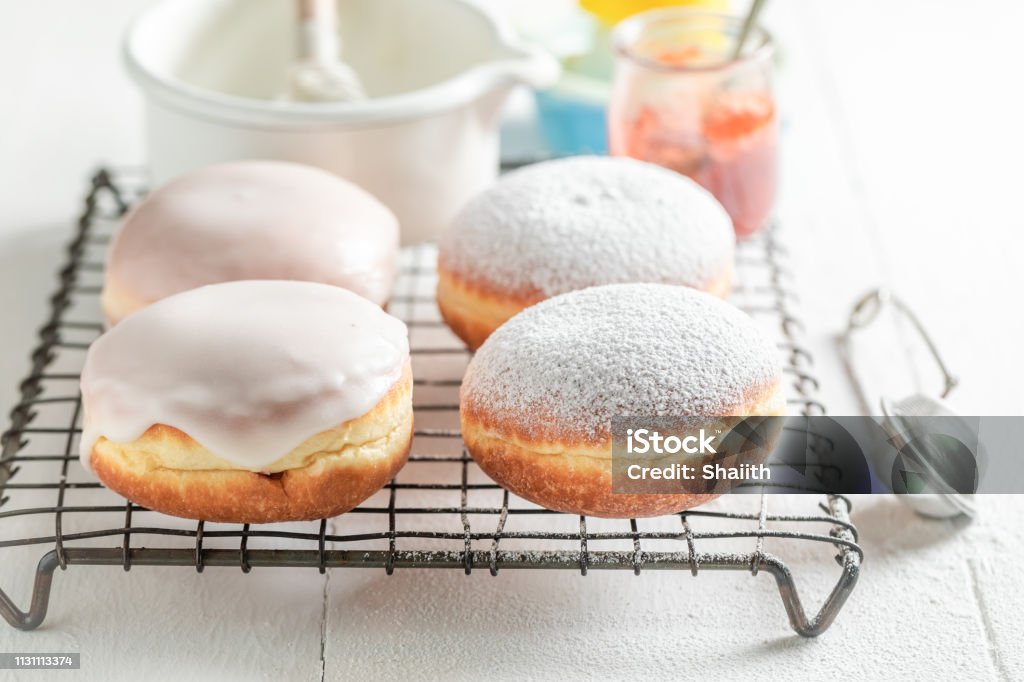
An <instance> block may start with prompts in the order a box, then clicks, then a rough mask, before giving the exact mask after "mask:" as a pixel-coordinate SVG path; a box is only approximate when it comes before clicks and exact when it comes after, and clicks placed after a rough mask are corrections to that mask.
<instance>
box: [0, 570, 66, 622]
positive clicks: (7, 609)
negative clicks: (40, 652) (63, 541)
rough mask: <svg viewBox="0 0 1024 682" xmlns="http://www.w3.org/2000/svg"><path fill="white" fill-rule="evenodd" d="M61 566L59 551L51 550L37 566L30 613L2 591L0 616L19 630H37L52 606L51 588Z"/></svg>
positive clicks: (0, 592)
mask: <svg viewBox="0 0 1024 682" xmlns="http://www.w3.org/2000/svg"><path fill="white" fill-rule="evenodd" d="M58 566H60V560H59V559H58V557H57V550H50V551H49V552H47V553H46V554H44V555H43V558H42V559H40V560H39V565H38V566H36V579H35V582H34V584H33V585H32V602H31V603H30V604H29V609H28V611H27V612H26V611H22V610H21V609H19V608H18V607H17V606H16V605H15V603H14V602H13V601H11V598H10V597H8V596H7V593H6V592H4V591H3V590H0V615H2V616H3V617H4V620H6V621H7V622H8V623H10V624H11V625H12V626H13V627H16V628H18V629H19V630H35V629H36V628H37V627H39V626H40V625H42V623H43V620H45V619H46V611H47V609H48V608H49V606H50V587H51V586H52V585H53V572H54V571H55V570H56V569H57V567H58Z"/></svg>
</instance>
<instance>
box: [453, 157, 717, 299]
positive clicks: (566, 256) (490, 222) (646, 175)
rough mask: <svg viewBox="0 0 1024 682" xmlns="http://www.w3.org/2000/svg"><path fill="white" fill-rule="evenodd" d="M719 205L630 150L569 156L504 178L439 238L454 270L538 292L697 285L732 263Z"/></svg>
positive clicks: (503, 286) (681, 178) (501, 285)
mask: <svg viewBox="0 0 1024 682" xmlns="http://www.w3.org/2000/svg"><path fill="white" fill-rule="evenodd" d="M734 247H735V237H734V235H733V230H732V223H731V221H730V219H729V216H728V214H726V212H725V210H724V209H723V208H722V207H721V205H720V204H719V203H718V202H717V201H716V200H715V198H714V197H712V196H711V195H710V194H709V193H708V192H707V191H705V190H704V189H703V188H702V187H700V185H698V184H697V183H695V182H693V181H692V180H690V179H689V178H687V177H684V176H682V175H679V174H677V173H675V172H673V171H670V170H666V169H664V168H660V167H658V166H655V165H653V164H649V163H644V162H642V161H636V160H634V159H628V158H610V157H573V158H569V159H560V160H557V161H549V162H546V163H540V164H534V165H532V166H529V167H527V168H523V169H520V170H518V171H515V172H513V173H509V174H508V175H506V176H504V177H503V178H502V179H501V180H499V182H498V183H497V184H496V185H495V186H494V187H492V188H491V189H489V190H488V191H486V192H484V193H483V194H481V195H479V196H477V197H476V198H475V199H474V200H473V201H471V202H470V203H469V204H468V205H467V206H466V207H465V209H463V211H462V212H461V213H460V214H459V216H458V217H457V218H456V220H455V223H454V224H453V226H452V229H450V230H449V231H448V232H447V233H446V234H445V235H444V236H443V237H442V238H441V243H440V261H441V264H442V266H443V267H444V268H446V269H447V270H449V271H450V272H453V273H454V274H456V275H461V276H463V277H467V278H471V279H473V280H477V281H480V282H481V283H482V284H484V285H490V286H492V287H494V288H498V289H507V290H512V291H515V292H521V293H529V294H540V295H542V296H543V297H548V296H555V295H557V294H562V293H566V292H568V291H574V290H576V289H583V288H586V287H589V286H595V285H599V284H614V283H619V282H658V283H665V284H686V285H688V286H694V287H703V286H704V285H706V284H708V283H709V282H711V281H712V280H713V279H715V278H716V277H718V276H720V275H721V274H722V272H723V270H724V269H725V268H728V267H729V266H730V264H731V263H732V258H733V250H734Z"/></svg>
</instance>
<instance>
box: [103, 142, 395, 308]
mask: <svg viewBox="0 0 1024 682" xmlns="http://www.w3.org/2000/svg"><path fill="white" fill-rule="evenodd" d="M397 259H398V221H397V219H396V218H395V216H394V214H393V213H391V211H390V210H389V209H388V208H387V207H385V206H384V205H383V204H381V203H380V202H379V201H377V199H375V198H374V197H373V196H371V195H370V194H369V193H367V192H366V191H364V190H362V189H360V188H359V187H356V186H355V185H353V184H352V183H350V182H347V181H345V180H342V179H341V178H339V177H337V176H335V175H332V174H330V173H328V172H326V171H323V170H320V169H318V168H313V167H310V166H303V165H300V164H295V163H285V162H279V161H239V162H232V163H224V164H217V165H213V166H207V167H205V168H200V169H199V170H195V171H192V172H190V173H187V174H185V175H182V176H181V177H179V178H177V179H175V180H173V181H171V182H170V183H168V184H167V185H165V186H164V187H161V188H160V189H158V190H156V191H154V192H153V193H151V194H150V195H149V196H148V197H147V198H146V199H145V200H144V201H142V202H141V203H139V204H138V205H137V206H136V207H135V208H134V209H132V211H131V212H130V213H129V214H128V216H127V217H126V218H125V220H124V223H123V224H122V226H121V229H120V231H119V232H118V234H117V236H116V237H115V239H114V242H113V245H112V247H111V250H110V257H109V259H108V263H107V270H106V279H105V282H104V286H103V294H102V297H101V303H102V306H103V313H104V315H105V316H106V318H107V322H108V323H109V324H111V325H113V324H117V323H118V322H119V321H121V320H122V319H124V318H125V317H126V316H128V315H130V314H131V313H133V312H135V311H136V310H139V309H140V308H143V307H145V306H147V305H150V304H151V303H154V302H156V301H158V300H160V299H163V298H166V297H168V296H171V295H173V294H177V293H180V292H182V291H187V290H190V289H195V288H197V287H200V286H204V285H207V284H217V283H220V282H230V281H236V280H255V279H259V280H300V281H309V282H320V283H323V284H330V285H333V286H337V287H342V288H344V289H349V290H351V291H353V292H355V293H357V294H359V295H360V296H362V297H364V298H366V299H369V300H370V301H373V302H374V303H376V304H377V305H380V306H384V305H386V304H387V301H388V298H389V296H390V295H391V288H392V285H393V283H394V279H395V274H396V270H397Z"/></svg>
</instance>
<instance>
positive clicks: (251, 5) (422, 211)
mask: <svg viewBox="0 0 1024 682" xmlns="http://www.w3.org/2000/svg"><path fill="white" fill-rule="evenodd" d="M338 10H339V11H338V14H339V17H340V20H339V25H340V35H341V40H342V44H343V45H344V46H345V47H344V55H345V59H346V61H348V62H349V63H350V64H352V66H354V67H355V68H356V70H357V71H358V72H359V74H360V76H361V77H362V79H363V81H364V83H365V84H366V86H367V90H368V91H369V93H370V95H371V97H372V99H370V100H369V101H366V102H360V103H326V104H325V103H301V102H292V101H285V100H283V99H282V98H281V97H279V93H281V92H284V91H285V90H286V82H287V81H286V79H287V73H288V68H289V66H290V65H291V63H292V59H293V55H294V53H295V36H294V31H293V30H292V29H291V27H292V26H293V24H294V19H293V16H294V5H293V2H292V0H163V1H162V2H158V3H157V4H156V5H154V6H153V7H152V8H151V9H149V10H148V11H147V12H145V13H144V14H143V15H142V16H141V17H140V18H139V19H138V20H137V21H136V22H135V23H134V24H133V25H132V26H131V28H130V29H129V31H128V34H127V37H126V40H125V46H124V52H125V59H126V62H127V65H128V70H129V72H130V74H131V75H132V77H133V78H134V79H135V81H136V82H137V83H138V84H139V85H140V86H141V88H142V90H143V92H144V94H145V101H146V117H147V146H148V150H149V164H150V171H151V175H152V180H153V182H154V183H155V184H156V185H159V184H162V183H163V182H166V181H167V180H168V179H170V178H172V177H174V176H176V175H178V174H180V173H183V172H185V171H187V170H190V169H192V168H196V167H199V166H203V165H206V164H209V163H214V162H218V161H227V160H234V159H249V158H262V159H282V160H289V161H297V162H301V163H308V164H311V165H314V166H319V167H321V168H324V169H327V170H329V171H331V172H334V173H336V174H338V175H340V176H342V177H344V178H347V179H349V180H351V181H353V182H355V183H356V184H358V185H361V186H362V187H364V188H365V189H367V190H369V191H370V192H372V193H373V194H375V195H376V196H377V197H378V198H379V199H381V201H383V202H384V203H385V204H387V205H388V206H390V207H391V209H392V210H393V211H394V212H395V214H396V215H397V216H398V218H399V220H400V222H401V224H402V242H403V243H404V244H413V243H417V242H420V241H424V240H428V239H432V238H433V237H435V236H436V235H437V234H438V233H439V232H440V231H441V230H442V229H444V227H445V226H446V225H447V223H448V221H449V220H450V219H451V217H452V216H453V215H454V213H455V212H456V211H457V210H458V209H459V208H460V207H461V206H462V205H463V203H465V201H466V200H467V199H469V198H470V197H471V196H472V195H473V194H475V193H476V192H478V191H479V190H481V189H482V188H483V187H484V186H486V185H487V184H488V183H490V182H491V181H492V180H493V179H494V177H495V175H496V174H497V172H498V123H499V121H498V118H499V113H500V109H501V105H502V103H503V102H504V99H505V96H506V95H507V94H508V92H509V91H510V90H511V89H512V88H513V87H515V86H516V85H520V84H526V85H530V86H533V87H545V86H548V85H550V84H552V83H553V82H554V81H555V79H556V78H557V77H558V64H557V62H556V61H555V60H554V59H553V58H552V57H550V56H549V55H547V54H545V53H542V52H539V51H535V50H531V49H528V48H525V47H523V46H521V45H519V44H517V43H516V41H515V40H514V39H513V38H512V37H511V36H510V35H509V33H508V32H507V31H506V30H505V29H504V27H503V26H501V25H500V24H499V23H498V22H497V21H496V20H495V19H494V18H493V17H491V16H490V15H488V14H487V13H486V12H484V11H483V10H482V9H480V8H478V7H476V6H475V5H473V4H471V3H470V2H467V1H465V0H339V3H338Z"/></svg>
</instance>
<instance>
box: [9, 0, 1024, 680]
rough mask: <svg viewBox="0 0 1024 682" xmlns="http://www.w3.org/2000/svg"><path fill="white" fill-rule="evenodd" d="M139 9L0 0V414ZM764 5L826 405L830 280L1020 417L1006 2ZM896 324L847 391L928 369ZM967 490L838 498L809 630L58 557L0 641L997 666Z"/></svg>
mask: <svg viewBox="0 0 1024 682" xmlns="http://www.w3.org/2000/svg"><path fill="white" fill-rule="evenodd" d="M146 4H147V3H146V2H138V1H131V0H90V1H89V2H76V1H75V0H35V1H33V2H15V1H13V0H3V2H0V88H2V90H0V312H2V314H3V317H2V318H0V319H2V323H0V330H2V335H0V406H3V407H4V408H5V411H6V406H9V405H10V404H12V402H13V401H14V398H15V387H16V383H17V380H18V378H19V377H20V376H22V375H23V374H24V373H25V372H26V370H27V367H28V364H27V356H28V353H29V350H30V349H31V347H32V345H33V343H34V337H35V332H36V329H37V328H38V327H39V325H40V324H41V323H42V320H43V316H44V313H45V311H46V307H45V305H44V302H45V297H46V296H47V294H48V293H49V292H50V291H51V289H52V287H53V285H54V270H55V268H56V267H57V264H58V263H59V262H60V260H61V256H62V254H61V247H62V244H63V242H64V241H65V240H66V239H67V237H68V235H69V230H70V225H71V222H72V220H73V219H74V217H75V216H76V214H77V212H78V210H79V203H80V199H81V197H82V196H83V194H84V192H85V190H86V179H87V177H88V175H89V174H90V172H91V171H92V169H93V168H95V167H96V166H97V165H98V164H101V163H108V162H109V163H132V164H136V163H142V162H143V161H144V159H145V153H144V150H143V149H142V146H141V142H142V135H141V125H142V120H141V108H140V101H139V98H138V96H137V94H136V92H135V91H134V89H133V87H132V86H131V84H130V83H129V82H128V80H127V78H126V77H125V75H124V74H123V71H122V69H121V66H120V63H119V53H118V48H119V38H120V35H121V32H122V30H123V26H124V24H125V23H126V21H127V20H128V19H129V18H130V17H131V16H132V15H133V14H135V13H137V12H138V11H139V10H140V9H142V8H143V7H144V6H145V5H146ZM497 4H499V5H500V4H501V0H497ZM768 15H769V16H768V17H767V21H768V23H769V24H770V25H771V27H772V28H773V29H774V30H775V32H776V34H777V37H778V39H779V42H780V43H781V45H782V52H783V54H782V59H783V63H782V70H781V82H780V99H781V102H782V106H783V108H784V114H785V138H784V142H785V150H784V159H783V183H784V189H783V196H782V197H781V202H780V210H779V214H780V217H781V219H782V222H783V224H784V226H785V228H784V229H785V239H786V241H787V243H788V244H789V246H790V248H791V250H792V252H793V254H794V263H795V266H796V270H797V275H798V287H799V289H800V291H801V294H802V301H803V311H804V313H805V317H806V321H807V324H808V327H809V332H810V341H811V343H812V345H813V346H814V348H815V351H816V354H817V359H818V371H819V374H820V375H821V378H822V381H823V395H824V398H825V401H826V403H828V404H829V407H830V408H831V410H832V411H833V412H834V413H845V412H850V411H860V409H861V406H860V404H859V403H858V402H857V401H856V399H855V395H854V393H853V391H852V390H851V387H850V385H849V383H848V381H847V377H846V375H845V373H844V372H843V371H842V369H841V365H840V363H839V362H838V358H837V355H836V352H835V346H834V336H835V334H837V333H838V332H839V331H841V329H842V328H843V325H844V324H845V318H846V313H847V311H848V309H849V306H850V304H851V303H852V302H853V300H854V299H855V298H856V297H857V296H858V295H859V294H860V293H862V292H863V291H864V290H865V289H867V288H869V287H871V286H876V285H879V284H886V285H889V286H892V287H894V288H895V289H896V290H897V291H898V292H900V293H901V294H902V295H903V296H904V297H905V298H906V299H907V300H908V301H910V303H911V304H912V305H913V306H914V307H915V309H916V310H917V311H918V312H919V314H920V315H921V317H922V318H923V319H924V321H925V323H926V324H927V325H928V326H929V328H930V329H931V331H932V333H933V334H934V336H935V337H936V340H937V342H938V343H939V345H940V347H941V349H942V350H943V352H944V353H945V355H946V356H947V360H948V362H949V364H950V366H951V367H953V369H954V370H955V371H956V373H957V374H959V375H960V377H961V380H962V385H961V387H960V388H959V389H958V390H957V391H956V392H955V393H954V395H953V398H952V402H953V403H954V404H955V405H956V406H957V407H958V408H960V409H961V410H963V411H964V412H967V413H971V414H1020V413H1021V412H1022V410H1024V397H1022V393H1021V391H1020V383H1021V380H1022V377H1024V372H1022V370H1024V361H1022V359H1021V354H1020V348H1021V345H1022V342H1024V321H1022V320H1024V316H1022V315H1021V313H1020V297H1021V294H1022V293H1024V248H1022V247H1024V236H1022V235H1024V217H1022V213H1021V211H1020V210H1019V204H1020V202H1021V196H1022V194H1024V189H1022V181H1024V172H1022V168H1021V160H1022V159H1024V133H1022V126H1024V123H1022V121H1024V100H1022V97H1021V95H1020V94H1019V92H1020V88H1019V80H1020V65H1021V64H1022V63H1024V44H1022V43H1021V41H1020V39H1019V34H1020V33H1019V32H1020V29H1019V27H1020V26H1021V25H1024V5H1022V4H1020V3H1014V2H1009V1H1006V2H995V1H991V0H990V1H987V2H975V3H954V2H938V1H929V0H900V1H899V2H892V1H888V2H886V1H882V0H873V1H870V2H868V1H861V2H857V3H821V2H817V3H815V2H811V1H809V0H806V1H803V2H798V1H797V0H785V2H783V1H781V0H778V1H777V2H775V3H773V4H772V6H771V7H770V9H769V12H768ZM905 331H906V330H904V329H900V328H898V327H894V326H883V327H882V328H880V329H879V331H878V332H877V333H875V334H872V335H871V338H869V339H866V340H865V345H864V351H863V354H862V360H863V362H862V363H861V364H862V371H863V373H864V375H865V378H866V379H867V380H868V382H869V383H870V385H871V386H872V387H873V390H876V391H877V390H881V389H883V388H884V389H885V390H887V391H892V392H896V393H899V392H909V391H910V390H912V389H913V388H914V382H915V381H916V382H918V383H919V385H920V387H921V388H922V389H924V390H929V391H934V390H935V389H936V387H937V386H938V379H937V376H936V374H935V372H934V369H932V368H931V367H930V365H929V363H928V361H927V358H926V357H925V356H924V355H922V353H921V348H920V345H919V344H916V343H915V342H914V341H913V340H912V337H911V336H910V335H909V334H906V333H905ZM981 502H982V504H981V506H982V515H981V517H980V519H979V520H978V521H977V522H975V523H974V524H973V525H971V526H968V527H966V528H961V527H959V526H957V525H955V524H950V523H934V522H933V523H929V522H925V521H922V520H920V519H918V518H917V517H915V516H914V515H913V514H912V513H910V512H908V511H907V510H905V509H904V508H903V507H901V506H899V504H898V503H897V502H896V501H895V500H886V499H882V500H874V501H862V502H861V504H860V506H859V508H858V510H857V511H856V513H855V517H854V518H855V521H856V522H857V523H858V525H859V526H860V528H861V532H862V539H863V544H864V545H865V547H866V551H867V552H868V559H867V562H866V563H865V566H864V574H863V576H862V579H861V583H860V585H859V586H858V587H857V590H856V591H855V593H854V595H853V597H852V599H851V600H850V602H849V604H848V605H847V607H846V609H845V610H844V612H843V613H841V614H840V616H839V619H838V621H837V623H836V624H835V626H834V627H833V628H832V629H831V630H830V631H829V632H827V633H826V634H825V635H824V636H823V637H821V638H820V639H818V640H813V641H805V640H801V639H799V638H797V637H795V636H794V635H792V634H791V633H790V631H789V630H788V627H787V624H786V621H785V617H784V614H783V613H782V609H781V605H780V603H779V602H778V597H777V596H776V595H775V594H774V592H773V589H774V588H773V586H772V585H771V581H770V579H769V578H768V576H760V577H758V578H757V579H751V578H749V577H743V576H736V575H720V576H707V575H705V576H701V577H700V578H699V579H698V580H693V579H691V578H690V577H689V576H688V575H683V574H658V575H654V574H645V575H643V576H642V577H640V578H633V577H632V576H630V575H625V574H622V575H619V574H615V575H607V574H606V575H590V576H588V577H587V578H585V579H581V578H580V577H579V576H578V575H574V574H568V573H567V574H562V573H558V574H555V573H544V574H534V573H530V574H525V573H520V574H515V573H512V572H508V573H503V574H502V575H501V576H499V577H498V578H491V577H490V576H488V575H485V574H483V573H485V572H477V573H475V574H474V575H473V576H472V577H470V578H467V577H465V576H463V575H462V574H461V573H459V572H450V573H449V572H430V573H426V572H420V573H416V572H407V573H401V572H400V573H399V574H396V575H395V576H393V577H390V578H388V577H386V576H384V575H383V573H382V572H378V571H334V572H332V574H331V577H330V580H329V582H327V583H325V581H323V580H322V579H321V578H320V577H319V576H316V578H311V577H310V575H309V574H308V573H306V572H301V573H292V572H288V571H269V570H265V571H254V572H253V573H252V574H251V575H249V576H242V575H241V574H240V572H238V571H232V572H226V571H225V572H217V571H213V570H211V571H208V572H207V573H206V574H204V575H202V576H197V575H195V574H194V573H190V572H188V571H181V570H177V571H176V570H170V569H137V570H133V571H132V572H131V573H130V574H124V573H122V572H121V571H119V570H116V569H106V568H80V567H74V568H72V569H71V570H69V571H67V572H66V573H61V572H58V574H57V576H56V578H55V588H54V594H53V600H52V605H51V612H50V616H49V618H48V620H47V622H46V624H45V625H44V627H43V629H41V630H39V631H37V632H33V633H20V632H16V631H14V630H12V629H8V628H7V627H6V625H5V624H3V623H0V651H81V652H82V654H83V670H82V671H81V672H80V673H77V674H75V673H66V675H68V677H71V676H72V675H75V676H76V677H77V678H80V679H97V680H100V679H114V678H123V677H128V676H140V677H141V676H145V677H146V678H147V679H172V678H178V679H181V678H189V677H191V678H200V679H201V678H213V677H214V671H218V672H219V675H218V676H217V677H218V678H219V679H253V678H257V677H265V678H267V679H283V678H285V677H287V678H294V679H303V680H306V679H320V678H321V675H323V676H325V677H326V678H327V679H348V678H357V677H365V676H371V675H372V676H373V677H378V676H382V675H384V674H397V675H415V674H418V675H422V676H424V677H427V678H436V677H469V676H489V677H496V678H499V679H504V678H515V677H532V678H555V677H563V678H564V677H582V676H584V675H587V676H593V677H598V678H612V677H617V678H620V679H621V678H624V679H636V678H639V677H641V676H650V677H652V678H666V679H679V678H680V677H683V676H688V677H692V676H699V677H706V678H712V679H714V678H723V677H735V678H748V679H749V678H750V677H752V676H754V675H757V676H759V677H765V676H770V677H772V678H774V679H790V678H792V679H802V678H814V679H823V678H835V677H839V676H840V675H842V676H843V677H844V678H857V677H860V678H862V679H877V678H879V677H881V676H883V675H884V676H885V677H887V678H890V679H927V678H936V679H938V678H944V677H952V676H957V677H964V678H969V679H975V678H976V679H999V678H1002V679H1013V678H1017V679H1019V678H1021V677H1024V648H1022V645H1021V643H1020V642H1021V637H1020V635H1021V631H1022V628H1021V626H1020V625H1019V615H1020V613H1021V611H1022V609H1024V596H1022V595H1021V588H1022V587H1024V578H1022V576H1021V572H1020V570H1019V566H1020V565H1021V561H1022V560H1024V524H1022V523H1021V521H1020V513H1021V511H1024V505H1021V504H1020V503H1019V502H1018V500H1017V499H1016V498H1011V497H1006V498H999V497H987V498H984V499H983V500H982V501H981ZM19 556H20V555H19ZM30 577H31V564H30V563H21V562H12V561H8V560H7V559H6V558H5V557H4V555H3V554H0V588H2V589H4V590H5V591H8V592H9V593H10V594H12V596H13V597H14V598H15V600H16V601H18V602H19V603H20V604H22V605H23V606H24V605H26V604H27V599H28V591H27V590H28V585H29V582H28V581H29V579H30ZM816 580H817V578H816V577H814V574H813V573H812V574H811V577H810V578H809V583H810V584H809V587H811V588H814V587H816V586H817V585H816ZM820 582H821V585H825V584H826V583H827V581H826V580H821V581H820ZM325 595H326V600H325ZM808 606H811V605H810V604H809V605H808ZM322 645H323V646H322ZM2 677H3V673H2V672H0V678H2Z"/></svg>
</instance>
